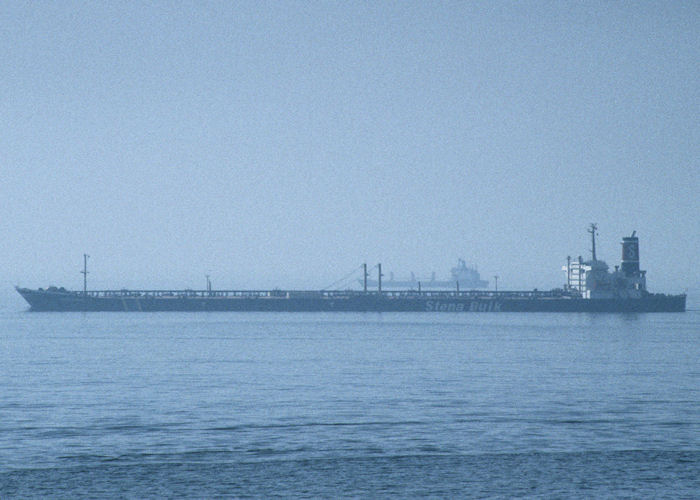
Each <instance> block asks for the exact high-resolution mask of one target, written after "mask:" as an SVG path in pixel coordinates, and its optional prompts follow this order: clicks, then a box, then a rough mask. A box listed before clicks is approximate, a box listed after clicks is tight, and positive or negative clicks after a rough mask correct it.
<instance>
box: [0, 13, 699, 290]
mask: <svg viewBox="0 0 700 500" xmlns="http://www.w3.org/2000/svg"><path fill="white" fill-rule="evenodd" d="M0 21H1V28H0V57H1V58H2V66H1V68H2V69H1V70H0V180H1V182H0V208H1V209H2V217H1V218H0V241H2V244H1V247H2V251H1V252H0V262H2V266H0V285H2V286H3V287H4V288H6V289H7V290H9V291H10V293H13V292H12V287H13V286H14V285H17V284H19V285H21V286H28V287H39V286H44V287H45V286H48V285H50V284H55V285H59V286H61V285H62V286H66V287H67V288H77V289H80V288H82V276H81V274H80V273H79V271H80V270H81V268H82V255H83V253H87V254H89V255H90V259H89V270H90V274H89V288H93V289H104V288H199V289H201V288H204V287H205V283H206V281H205V275H207V274H209V275H210V276H211V280H212V283H213V286H214V288H226V289H241V288H272V287H280V288H306V287H310V288H321V287H325V286H327V285H329V284H331V283H333V282H335V281H336V280H338V279H339V278H341V277H343V276H345V275H347V274H348V273H350V272H352V271H353V270H357V269H359V266H360V265H361V264H362V263H363V262H367V263H368V264H369V265H370V267H372V266H374V264H376V263H378V262H381V263H382V264H383V268H384V271H385V272H386V273H388V272H392V271H393V272H394V273H395V274H396V275H397V276H400V275H408V274H409V273H410V272H411V271H413V272H415V273H416V274H417V275H419V276H427V275H429V274H430V273H431V272H432V271H435V272H436V273H437V275H438V277H440V276H446V275H448V274H449V269H450V267H452V266H453V265H455V264H456V261H457V258H464V259H465V260H466V261H467V262H468V263H470V264H475V265H477V266H478V269H479V271H480V272H481V274H482V277H483V278H485V279H488V280H489V281H491V282H493V276H494V275H498V276H499V289H508V288H510V289H532V288H538V289H548V288H552V287H556V286H561V285H562V284H563V282H564V273H562V271H561V266H562V265H563V264H565V262H566V256H567V255H571V256H573V257H576V256H578V255H582V256H584V258H586V257H589V256H590V252H589V248H590V241H589V235H588V233H587V232H586V228H587V225H588V224H589V223H590V222H597V223H598V225H599V237H598V242H597V243H598V245H597V250H598V256H599V258H602V259H604V260H606V261H607V262H608V263H609V264H610V265H611V266H612V265H614V264H617V263H618V262H619V259H620V241H621V238H622V236H625V235H629V234H630V233H631V232H632V231H633V230H636V231H637V234H638V235H639V237H640V254H641V264H642V268H643V269H646V270H647V271H648V273H647V279H648V285H649V288H650V290H652V291H665V292H680V291H683V290H684V289H686V288H689V289H697V288H698V287H700V271H699V270H698V266H696V265H695V263H696V262H695V260H696V258H697V256H698V255H699V254H700V231H699V230H700V202H699V201H698V199H699V198H700V196H699V195H700V165H699V158H700V132H699V130H700V127H699V125H700V91H699V89H700V85H698V82H699V77H700V57H699V56H698V54H700V3H698V2H694V1H674V2H656V1H652V2H645V1H634V2H626V1H619V2H595V1H589V2H578V1H577V2H567V1H553V2H547V1H538V2H528V1H524V2H499V1H494V2H476V1H473V2H470V1H460V2H449V1H444V2H426V1H416V2H411V1H404V2H375V1H372V2H357V1H348V2H340V1H338V2H332V1H298V2H296V1H281V0H280V1H270V2H265V1H257V0H256V1H250V2H233V1H221V2H219V1H122V2H109V1H70V0H64V1H61V2H49V1H33V2H23V1H19V0H18V1H12V2H3V3H1V4H0ZM358 276H359V275H358Z"/></svg>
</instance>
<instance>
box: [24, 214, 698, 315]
mask: <svg viewBox="0 0 700 500" xmlns="http://www.w3.org/2000/svg"><path fill="white" fill-rule="evenodd" d="M589 232H590V233H591V238H592V258H591V259H590V260H586V261H584V260H583V258H582V257H579V258H578V259H575V260H572V259H571V257H568V258H567V262H566V266H565V267H564V268H563V270H564V271H565V272H566V282H565V284H564V285H563V287H561V288H556V289H553V290H549V291H538V290H537V289H535V290H532V291H529V290H510V291H496V290H477V289H471V290H469V289H465V288H469V287H470V285H462V284H461V283H460V284H459V285H457V283H459V279H455V286H454V287H452V281H451V280H450V281H447V282H439V281H436V280H431V281H428V282H426V287H427V286H428V284H429V283H431V282H432V283H433V284H436V283H449V286H450V287H451V288H452V290H450V291H444V290H440V291H436V290H423V289H421V286H418V283H420V282H419V280H413V279H412V280H408V281H397V282H395V283H394V286H399V285H397V284H398V283H409V286H413V283H415V284H416V286H415V288H418V290H416V289H413V290H387V289H382V284H383V283H382V272H381V264H377V269H378V272H377V277H378V279H377V281H376V287H377V288H376V290H370V289H369V288H368V286H369V285H370V283H372V282H369V280H367V278H368V273H367V265H366V264H363V268H364V278H363V289H362V290H361V291H358V290H213V289H212V288H211V282H209V280H208V279H207V289H206V290H88V289H87V274H88V272H87V256H85V258H84V263H83V271H82V273H83V279H84V281H83V290H82V291H71V290H66V289H65V288H63V287H61V288H57V287H53V286H52V287H49V288H47V289H46V290H44V289H42V288H39V289H29V288H20V287H17V292H19V294H20V295H22V297H24V299H25V300H26V301H27V302H28V303H29V305H30V306H31V310H32V311H136V312H141V311H279V312H301V311H309V312H312V311H328V312H482V311H483V312H487V311H488V312H586V313H598V312H610V313H621V312H644V313H646V312H683V311H685V302H686V295H685V294H681V295H667V294H662V293H650V292H648V291H647V286H646V271H642V270H641V269H640V267H639V239H638V238H637V236H636V232H633V233H632V235H631V236H626V237H624V238H623V239H622V262H621V265H619V266H615V270H614V271H612V272H611V271H610V269H609V268H608V265H607V264H606V263H605V262H604V261H602V260H598V259H597V257H596V251H595V235H596V225H595V224H591V227H590V229H589ZM455 269H456V270H457V273H456V274H455V270H453V278H459V277H461V276H471V277H472V281H465V282H464V283H470V284H471V286H474V284H475V283H477V284H479V286H486V282H483V281H481V280H480V279H478V278H477V279H476V280H474V279H473V276H474V275H473V274H471V273H469V272H467V273H466V274H460V273H461V272H462V270H463V269H466V270H467V271H469V270H470V268H467V266H466V264H464V262H463V261H461V262H460V264H459V265H458V266H457V267H456V268H455ZM365 280H367V281H365ZM388 283H391V281H389V282H388ZM384 284H385V285H386V284H387V283H384ZM460 286H461V287H462V288H461V289H460V288H459V287H460Z"/></svg>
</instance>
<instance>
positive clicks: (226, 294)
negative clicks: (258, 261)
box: [45, 289, 580, 299]
mask: <svg viewBox="0 0 700 500" xmlns="http://www.w3.org/2000/svg"><path fill="white" fill-rule="evenodd" d="M45 291H47V292H55V293H66V294H70V295H79V296H85V295H87V297H93V298H130V297H133V298H143V299H149V298H173V299H188V298H200V299H201V298H242V299H251V298H255V299H265V298H287V299H303V298H324V299H343V298H357V297H360V296H367V297H369V296H375V297H376V296H381V297H382V298H385V299H411V298H415V299H418V298H433V299H450V298H480V299H488V298H493V299H495V298H501V299H502V298H514V299H516V298H520V299H537V298H545V297H572V298H573V297H579V296H580V295H579V294H577V293H575V292H567V291H564V290H549V291H539V290H513V291H497V292H496V291H491V290H463V291H459V292H458V291H431V290H427V291H426V290H423V291H420V292H419V291H414V290H383V291H382V292H381V293H380V292H376V291H368V292H362V291H357V290H188V289H185V290H127V289H123V290H88V291H87V292H86V293H85V292H82V291H68V290H56V289H54V290H45Z"/></svg>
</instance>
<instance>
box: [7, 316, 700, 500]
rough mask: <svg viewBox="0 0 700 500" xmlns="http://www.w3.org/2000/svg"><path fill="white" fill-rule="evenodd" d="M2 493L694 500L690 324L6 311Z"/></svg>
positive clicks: (662, 319) (699, 332) (698, 452)
mask: <svg viewBox="0 0 700 500" xmlns="http://www.w3.org/2000/svg"><path fill="white" fill-rule="evenodd" d="M0 346H1V348H0V498H3V499H6V498H32V497H51V498H80V497H90V498H95V497H98V498H100V497H127V498H145V497H180V496H184V497H190V498H212V497H228V496H230V497H272V496H278V497H285V498H293V497H314V498H316V497H325V498H331V497H342V496H352V497H372V498H374V497H396V498H406V497H417V496H429V497H443V498H444V497H495V498H499V497H502V498H511V497H559V498H561V497H611V498H612V497H614V498H620V497H628V498H639V497H648V498H661V497H673V498H697V497H698V496H700V312H698V311H689V312H686V313H678V314H633V315H624V314H557V313H549V314H539V313H529V314H518V313H500V314H494V313H471V314H464V313H462V314H459V313H393V314H387V313H30V312H26V311H24V310H22V308H9V309H5V310H2V311H0Z"/></svg>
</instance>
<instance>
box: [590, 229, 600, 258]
mask: <svg viewBox="0 0 700 500" xmlns="http://www.w3.org/2000/svg"><path fill="white" fill-rule="evenodd" d="M588 232H589V233H591V253H592V254H593V260H594V261H595V260H598V259H596V257H595V235H596V234H598V224H596V223H595V222H591V225H590V226H589V227H588Z"/></svg>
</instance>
